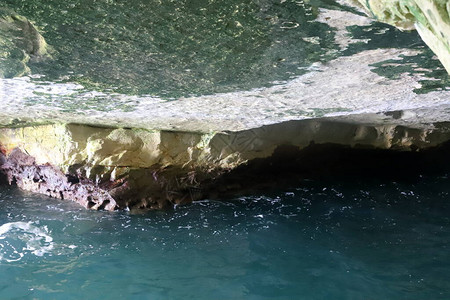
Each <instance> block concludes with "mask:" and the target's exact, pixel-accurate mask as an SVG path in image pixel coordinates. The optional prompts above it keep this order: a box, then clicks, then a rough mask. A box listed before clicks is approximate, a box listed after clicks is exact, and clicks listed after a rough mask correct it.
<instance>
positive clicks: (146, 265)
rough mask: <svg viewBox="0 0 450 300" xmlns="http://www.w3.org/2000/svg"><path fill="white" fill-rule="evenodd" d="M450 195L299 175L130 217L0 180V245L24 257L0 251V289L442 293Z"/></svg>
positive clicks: (436, 182)
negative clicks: (30, 244) (275, 186)
mask: <svg viewBox="0 0 450 300" xmlns="http://www.w3.org/2000/svg"><path fill="white" fill-rule="evenodd" d="M449 192H450V188H449V185H448V177H446V176H443V177H438V176H432V177H423V176H422V177H421V176H419V177H416V178H415V179H408V181H407V182H405V181H398V182H388V181H385V180H380V179H369V180H365V181H358V182H346V181H339V182H336V181H334V182H315V181H303V182H302V183H300V184H299V186H298V187H297V188H289V189H284V190H273V191H269V192H266V193H265V194H254V195H252V196H246V197H241V198H236V199H228V200H227V201H225V202H216V201H202V202H197V203H194V204H192V205H189V206H184V207H177V209H176V210H175V211H169V212H151V213H147V214H143V215H130V214H128V213H124V212H118V213H107V212H91V211H86V210H84V209H81V208H79V207H77V206H75V205H73V204H72V203H67V202H62V201H58V200H54V199H48V198H45V197H41V196H36V195H31V194H24V193H22V192H19V191H17V190H13V189H10V188H6V187H3V188H2V192H1V200H0V209H1V211H2V214H1V219H0V222H1V224H5V225H2V227H0V228H2V232H1V239H0V244H1V245H7V243H9V244H12V243H16V245H18V243H22V244H21V245H19V246H17V247H16V250H17V252H18V253H17V255H19V256H20V255H22V256H23V257H21V259H20V260H18V261H13V259H10V261H8V260H6V259H4V258H2V261H1V262H0V297H1V298H10V297H12V296H15V297H19V298H20V297H29V298H39V299H48V298H52V299H65V298H67V296H68V295H70V296H71V297H73V298H83V297H86V295H89V297H91V298H97V297H102V298H108V299H115V298H117V299H119V298H127V299H181V298H182V299H297V298H299V297H300V296H299V295H301V297H303V298H304V299H372V298H373V299H403V298H404V299H448V298H449V296H450V284H449V278H448V274H449V271H450V264H449V262H448V247H449V246H450V245H449V240H450V218H449V214H448V211H449V209H450V204H449V202H448V196H449ZM5 228H7V229H8V230H6V229H5ZM11 230H15V231H14V232H15V233H17V234H12V231H11ZM24 236H28V237H31V238H34V239H35V240H38V241H37V242H38V245H40V246H41V247H44V248H45V247H47V248H45V249H46V250H45V251H43V252H41V253H40V254H42V256H39V255H36V254H35V253H33V252H32V250H29V249H27V246H26V242H23V240H24V239H22V238H23V237H24ZM49 245H51V246H52V248H50V246H49ZM20 247H22V248H20ZM35 249H36V250H37V249H38V248H37V247H35ZM6 251H10V250H8V249H7V248H5V246H3V247H1V248H0V252H1V254H2V255H3V257H5V255H8V253H9V255H11V252H6Z"/></svg>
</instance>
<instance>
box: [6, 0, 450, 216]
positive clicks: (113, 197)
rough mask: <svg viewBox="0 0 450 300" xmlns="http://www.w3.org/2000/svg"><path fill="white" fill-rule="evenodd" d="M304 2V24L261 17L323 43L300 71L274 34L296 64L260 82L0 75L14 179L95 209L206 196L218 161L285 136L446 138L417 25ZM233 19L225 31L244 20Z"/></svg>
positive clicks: (410, 142)
mask: <svg viewBox="0 0 450 300" xmlns="http://www.w3.org/2000/svg"><path fill="white" fill-rule="evenodd" d="M80 1H81V0H80ZM37 2H39V1H37ZM269 2H270V1H269ZM288 4H289V5H291V4H292V3H288ZM299 5H300V4H299ZM303 5H304V7H303V8H301V12H302V13H303V14H305V15H306V14H311V16H312V17H310V16H309V15H308V17H307V18H306V19H305V20H306V21H307V22H306V23H302V22H303V21H301V22H300V21H298V22H297V21H287V19H286V20H282V19H280V20H276V19H270V20H266V21H269V23H270V24H271V25H270V26H274V25H276V26H279V27H280V28H279V29H273V28H272V27H270V26H269V27H267V28H269V31H270V32H272V33H273V32H278V30H281V31H282V32H285V33H288V32H292V31H293V30H299V29H297V28H298V26H297V24H304V25H305V24H307V23H315V25H314V26H313V27H307V28H309V29H307V31H306V32H307V34H305V33H302V32H294V34H293V36H292V37H301V39H302V41H303V42H302V43H301V45H300V44H299V45H298V46H302V45H303V46H305V45H306V46H307V47H306V48H307V49H310V50H313V49H315V48H314V47H315V46H314V45H319V47H323V48H324V49H325V51H324V52H321V53H320V55H319V56H317V57H316V56H314V57H313V60H311V61H308V62H306V63H305V61H303V62H301V63H298V65H296V68H297V70H298V71H296V72H297V73H295V72H294V73H292V72H291V71H289V70H290V69H289V68H290V67H289V68H288V66H282V65H283V64H284V63H285V61H286V58H284V57H281V56H280V57H275V56H276V55H281V54H283V55H289V53H294V52H295V49H294V48H289V51H287V52H286V51H281V50H282V48H279V47H278V46H277V47H278V48H277V47H275V46H270V47H268V48H267V49H268V50H267V51H268V52H267V53H268V55H266V56H264V55H263V56H261V57H262V58H264V59H263V60H262V62H265V63H270V64H271V68H272V69H274V70H275V69H276V68H279V67H280V68H285V69H283V70H284V71H283V72H285V73H286V74H288V73H289V72H291V74H290V75H289V76H287V77H279V78H275V77H274V78H275V79H279V80H276V81H273V79H274V78H269V79H270V80H272V81H270V82H266V83H265V84H261V86H258V87H251V86H248V87H247V88H236V86H235V87H233V88H232V90H231V91H227V89H224V90H220V89H219V90H217V91H213V90H208V89H206V90H204V91H203V92H201V93H199V94H196V95H189V94H182V95H180V96H176V97H174V96H173V95H174V94H171V96H170V97H167V96H164V95H166V94H165V93H164V92H163V93H159V92H157V93H156V94H147V95H146V94H126V93H121V92H120V91H119V90H116V89H115V88H114V87H112V88H111V89H108V88H106V89H105V88H104V84H105V82H102V80H103V79H102V78H103V77H95V76H94V77H90V78H89V80H88V81H86V80H85V79H80V78H81V77H77V76H76V75H77V74H74V75H75V76H72V75H71V73H70V72H68V73H67V72H66V73H60V74H58V76H60V77H61V78H59V79H55V77H54V76H53V77H52V76H50V75H49V74H33V75H31V76H25V77H15V78H9V79H1V80H0V93H1V96H2V105H3V107H2V108H3V109H2V111H1V112H0V123H1V126H2V127H3V129H1V130H0V143H1V145H2V149H3V154H4V159H5V160H6V164H4V170H5V172H6V173H7V174H8V176H9V180H10V182H14V181H15V182H16V183H17V184H18V185H19V186H21V187H22V188H25V189H28V190H32V191H36V192H40V193H44V194H47V195H50V196H52V197H57V198H63V199H72V200H75V201H77V202H79V203H80V204H82V205H83V206H85V207H87V208H93V209H109V210H113V209H116V208H127V207H131V208H132V207H142V208H164V207H167V206H171V205H177V204H182V203H189V202H190V201H193V200H196V199H200V198H202V197H206V196H208V195H209V194H208V193H207V192H200V191H201V190H203V191H204V190H208V189H210V187H211V186H214V184H215V182H216V183H217V180H220V178H221V177H222V176H223V175H224V174H229V173H230V172H231V173H232V170H235V169H236V168H238V167H239V166H243V165H246V164H248V163H249V162H252V161H255V160H258V159H270V157H272V155H273V154H274V153H275V152H276V151H277V149H278V148H279V147H283V146H285V145H290V146H293V147H295V148H296V149H298V150H301V149H305V148H307V147H309V146H310V145H311V144H335V145H345V146H348V147H353V148H377V149H388V150H396V151H398V150H401V151H417V150H420V151H421V150H425V149H429V148H433V147H437V146H439V145H441V144H443V143H445V142H446V141H447V140H448V139H449V136H448V135H449V133H448V132H449V130H448V121H449V106H450V104H449V99H450V95H449V93H450V92H449V86H450V84H449V81H448V75H447V74H446V72H445V70H444V69H443V68H442V66H440V63H439V61H438V60H437V59H436V58H434V57H433V54H432V53H431V52H430V51H429V50H427V49H426V48H425V47H424V45H423V44H421V42H420V39H419V38H418V37H417V36H416V35H414V34H413V33H410V34H408V33H401V32H397V31H396V30H395V29H393V28H391V27H389V26H384V25H380V24H379V23H372V21H371V20H370V19H368V18H366V17H363V16H361V14H359V13H357V12H355V11H353V10H352V9H351V8H345V7H343V6H342V5H340V4H337V3H335V4H333V5H331V6H330V5H324V4H323V3H322V4H321V5H323V7H320V5H319V6H316V7H315V6H313V5H311V4H308V2H305V3H303ZM270 9H274V8H270ZM270 9H268V10H266V12H267V11H270ZM276 9H278V8H276ZM283 9H284V8H283ZM283 9H281V10H280V12H282V13H281V14H280V16H283V14H284V13H286V12H285V10H283ZM23 11H24V12H27V10H26V9H24V10H23ZM28 17H29V16H28ZM40 18H42V16H40ZM252 18H253V16H252ZM280 18H281V17H280ZM30 24H31V23H30ZM258 24H259V23H258ZM320 24H324V26H326V28H327V30H329V31H330V32H331V33H332V34H331V35H330V34H329V33H326V32H325V31H323V28H322V27H321V26H322V25H320ZM241 25H242V24H241ZM236 26H237V27H236V28H235V27H232V28H231V29H230V30H232V31H233V30H237V31H236V32H240V29H239V26H238V25H236ZM258 26H259V25H258ZM305 26H306V25H305ZM233 28H234V29H233ZM258 28H259V27H258ZM264 28H265V27H264ZM260 29H261V30H262V29H263V27H261V28H260ZM313 29H314V30H316V29H317V31H314V30H313ZM319 29H320V30H319ZM274 30H275V31H274ZM308 30H309V31H308ZM281 31H280V32H278V34H279V33H281ZM125 33H126V32H125ZM325 33H326V34H325ZM56 34H57V32H56ZM78 34H79V32H78V33H77V35H78ZM83 34H88V33H87V32H86V33H83ZM321 34H322V35H321ZM53 35H55V33H53ZM43 36H44V37H45V36H46V35H45V34H43ZM53 38H54V36H53ZM274 41H276V39H275V40H274ZM100 42H102V43H103V42H105V41H100ZM303 43H306V44H303ZM324 43H325V44H324ZM326 43H328V44H326ZM275 44H277V43H275ZM275 44H274V45H275ZM113 46H114V47H116V46H117V44H114V45H113ZM274 47H275V48H274ZM100 48H101V47H100ZM61 49H62V48H61ZM274 49H275V50H276V51H275V50H274ZM54 51H55V55H54V57H55V59H57V58H58V53H57V51H58V47H55V50H54ZM161 51H162V52H161V53H166V52H164V51H165V50H164V49H163V50H161ZM271 51H272V52H271ZM273 51H275V52H273ZM161 53H160V54H161ZM302 53H303V52H302ZM275 54H276V55H275ZM60 57H61V56H60ZM77 59H79V58H77ZM211 59H213V57H211ZM295 59H296V58H295V55H294V56H293V57H290V58H289V59H288V60H287V61H288V62H289V64H291V65H292V63H293V62H294V60H295ZM46 63H47V62H38V63H37V65H35V67H36V68H37V69H36V70H40V71H42V70H44V71H45V70H46V69H45V68H43V67H42V66H43V65H45V64H46ZM39 64H40V65H39ZM143 65H145V63H143ZM113 66H114V68H116V67H120V66H116V65H114V64H113ZM163 66H164V65H163ZM76 67H77V68H78V67H82V66H80V65H77V66H76ZM75 70H76V68H75ZM78 70H79V71H80V70H82V69H78ZM206 70H209V69H206ZM60 71H61V70H60ZM162 71H164V70H162ZM186 72H187V73H183V74H188V73H190V72H192V70H190V71H186ZM280 74H281V73H280ZM236 75H237V76H238V77H237V78H239V76H241V75H239V74H237V73H236ZM180 76H181V77H180V78H184V77H183V76H186V75H180ZM277 76H278V75H277ZM88 77H89V76H88ZM84 78H86V77H84ZM186 78H190V77H189V76H188V77H186ZM242 78H243V77H242ZM212 79H214V78H212ZM93 80H94V81H95V80H99V81H98V82H97V83H98V84H97V83H95V82H94V83H95V84H92V83H93ZM135 80H136V79H135ZM214 80H215V79H214ZM214 80H213V81H214ZM124 82H128V81H124ZM106 83H108V82H106ZM191 83H192V82H191ZM161 84H162V83H161ZM169 86H170V85H169ZM175 94H176V93H175ZM217 184H218V183H217ZM218 185H220V184H218Z"/></svg>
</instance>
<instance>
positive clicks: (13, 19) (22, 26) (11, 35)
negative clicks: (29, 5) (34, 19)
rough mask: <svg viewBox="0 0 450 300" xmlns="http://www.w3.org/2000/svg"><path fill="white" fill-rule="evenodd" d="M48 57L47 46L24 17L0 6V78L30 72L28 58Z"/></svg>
mask: <svg viewBox="0 0 450 300" xmlns="http://www.w3.org/2000/svg"><path fill="white" fill-rule="evenodd" d="M44 57H49V47H48V45H47V43H46V42H45V39H44V37H43V36H42V35H41V34H40V33H39V31H38V30H37V29H36V27H35V26H34V25H33V24H32V23H31V22H30V21H29V20H28V19H27V18H25V17H22V16H20V15H17V14H16V13H14V12H12V11H10V10H7V9H2V8H0V78H11V77H17V76H22V75H25V74H29V73H30V68H29V67H28V65H27V63H28V62H29V60H30V59H35V60H37V59H42V58H44Z"/></svg>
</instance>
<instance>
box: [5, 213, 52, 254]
mask: <svg viewBox="0 0 450 300" xmlns="http://www.w3.org/2000/svg"><path fill="white" fill-rule="evenodd" d="M53 248H54V243H53V238H52V237H51V236H50V235H49V233H48V228H47V226H41V227H38V226H36V225H35V224H34V223H33V222H11V223H5V224H3V225H1V226H0V261H7V262H14V261H19V260H21V259H22V258H23V257H24V256H25V255H28V254H33V255H35V256H43V255H44V254H46V253H50V252H51V251H52V250H53Z"/></svg>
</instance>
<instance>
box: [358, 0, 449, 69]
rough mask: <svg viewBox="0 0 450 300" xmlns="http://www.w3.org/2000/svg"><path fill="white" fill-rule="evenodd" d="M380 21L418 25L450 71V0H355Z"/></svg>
mask: <svg viewBox="0 0 450 300" xmlns="http://www.w3.org/2000/svg"><path fill="white" fill-rule="evenodd" d="M353 3H357V4H359V5H360V6H362V7H363V8H364V9H365V10H366V11H367V12H368V14H369V15H371V16H372V17H374V18H376V19H377V20H379V21H380V22H384V23H388V24H391V25H393V26H396V27H397V28H400V29H402V30H412V29H417V31H418V32H419V34H420V36H421V37H422V39H423V40H424V41H425V43H426V44H427V45H428V46H429V47H430V48H431V49H432V50H433V52H434V53H435V54H436V55H437V56H438V58H439V59H440V61H441V62H442V64H443V65H444V67H445V68H446V69H447V72H449V73H450V2H449V1H447V0H368V1H366V0H357V1H356V0H353Z"/></svg>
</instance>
